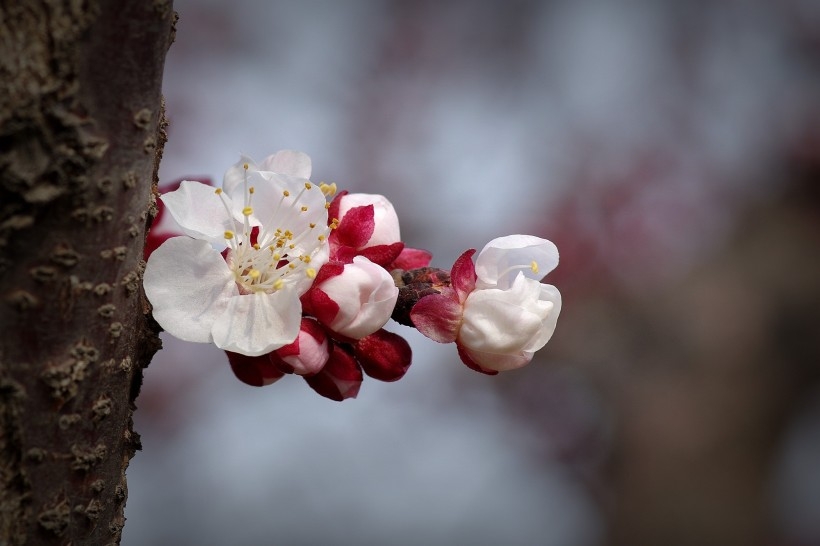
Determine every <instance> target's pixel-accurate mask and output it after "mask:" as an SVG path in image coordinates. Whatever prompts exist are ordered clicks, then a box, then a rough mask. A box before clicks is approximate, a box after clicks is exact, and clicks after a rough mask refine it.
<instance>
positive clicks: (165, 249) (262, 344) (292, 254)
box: [144, 150, 561, 401]
mask: <svg viewBox="0 0 820 546" xmlns="http://www.w3.org/2000/svg"><path fill="white" fill-rule="evenodd" d="M310 175H311V162H310V158H309V157H308V156H307V155H305V154H303V153H301V152H294V151H288V150H285V151H280V152H277V153H275V154H273V155H271V156H269V157H267V158H265V160H264V161H262V162H261V163H259V164H256V163H254V162H253V161H252V160H251V159H250V158H247V157H242V158H241V159H240V161H239V162H237V163H236V164H235V165H233V166H232V167H231V168H230V169H228V171H227V172H226V173H225V176H224V179H223V183H222V187H221V188H213V187H212V186H210V185H208V184H206V183H203V182H199V181H191V180H185V181H182V182H181V183H179V184H178V186H177V187H175V189H174V190H173V191H169V192H167V193H165V194H163V195H162V196H161V197H160V199H161V201H162V204H163V207H162V209H161V210H163V209H164V211H165V212H167V213H168V214H170V215H171V217H173V219H174V220H175V221H176V222H177V224H178V225H179V228H180V230H181V232H182V233H181V234H179V235H178V236H175V237H168V236H167V235H166V236H163V237H162V238H161V239H157V240H156V241H155V242H154V244H153V245H152V248H151V249H150V250H149V251H150V255H149V256H148V261H147V265H146V269H145V276H144V287H145V293H146V296H147V297H148V300H149V301H150V302H151V304H152V306H153V315H154V318H155V319H156V320H157V322H158V323H159V324H160V325H161V326H162V327H163V328H164V329H165V330H166V331H168V332H169V333H170V334H172V335H173V336H175V337H177V338H179V339H182V340H186V341H193V342H202V343H213V344H215V345H216V346H217V347H219V348H220V349H223V350H224V351H225V352H226V354H227V356H228V362H229V363H230V366H231V369H232V370H233V372H234V374H235V375H236V377H237V378H239V379H240V380H241V381H243V382H245V383H247V384H249V385H254V386H263V385H268V384H271V383H274V382H275V381H278V380H279V379H281V378H282V377H284V376H285V375H287V374H295V375H300V376H302V377H303V378H304V379H305V381H306V382H307V384H308V385H310V387H312V388H313V389H314V390H315V391H316V392H318V393H319V394H321V395H322V396H325V397H327V398H330V399H333V400H338V401H341V400H344V399H346V398H352V397H355V396H356V395H357V394H358V391H359V388H360V386H361V383H362V381H363V376H364V374H366V375H368V376H370V377H372V378H375V379H378V380H381V381H395V380H398V379H400V378H401V377H402V376H403V375H404V374H405V372H406V371H407V369H408V368H409V366H410V362H411V350H410V346H409V344H408V343H407V341H405V340H404V338H402V337H401V336H399V335H398V334H395V333H393V332H389V331H387V330H385V329H384V328H383V327H384V325H385V324H386V323H387V321H388V320H389V319H390V318H391V317H392V318H394V319H395V320H396V321H397V322H400V323H402V324H406V325H410V326H413V327H415V328H417V329H418V330H419V331H420V332H421V333H422V334H424V335H425V336H427V337H429V338H430V339H433V340H434V341H438V342H455V343H456V346H457V349H458V354H459V356H460V357H461V359H462V361H463V362H464V363H465V364H466V365H467V366H469V367H470V368H472V369H474V370H477V371H480V372H483V373H488V374H495V373H498V371H504V370H509V369H513V368H518V367H520V366H523V365H524V364H526V363H528V362H529V361H530V360H531V359H532V356H533V353H534V352H535V351H537V350H538V349H540V348H541V347H543V346H544V345H545V344H546V342H547V341H548V340H549V338H550V337H551V336H552V333H553V331H554V330H555V324H556V320H557V317H558V313H559V312H560V308H561V296H560V293H559V292H558V290H557V289H556V288H555V287H553V286H551V285H548V284H543V283H541V282H540V276H539V275H542V274H543V273H548V272H549V271H551V270H552V269H553V268H554V267H555V266H556V265H557V264H558V252H557V249H556V248H555V245H553V244H552V243H551V242H549V241H547V240H545V239H540V238H538V237H532V236H528V235H512V236H509V237H501V238H499V239H495V240H493V241H491V242H490V243H489V244H488V245H487V246H486V247H485V248H484V249H483V250H482V251H481V252H480V253H479V255H478V257H477V260H476V263H475V264H473V261H472V256H473V254H474V253H475V251H474V250H468V251H467V252H465V253H464V254H462V256H461V257H460V258H459V259H458V260H456V263H455V264H454V266H453V268H452V270H451V271H450V272H447V271H443V270H440V269H435V268H431V267H429V263H430V259H431V255H430V254H429V253H428V252H426V251H423V250H419V249H414V248H409V247H407V246H405V244H404V243H403V242H402V241H401V235H400V229H399V220H398V216H397V214H396V211H395V209H394V207H393V205H392V204H391V203H390V201H388V200H387V199H386V198H385V197H384V196H382V195H372V194H356V193H352V194H351V193H348V192H346V191H342V192H339V193H338V194H337V192H336V186H335V184H333V185H327V184H323V183H322V184H318V185H317V184H314V183H313V182H311V181H310ZM334 196H335V197H334ZM329 197H334V198H333V199H332V201H330V202H328V200H327V199H328V198H329ZM149 242H150V241H149ZM149 251H147V252H149Z"/></svg>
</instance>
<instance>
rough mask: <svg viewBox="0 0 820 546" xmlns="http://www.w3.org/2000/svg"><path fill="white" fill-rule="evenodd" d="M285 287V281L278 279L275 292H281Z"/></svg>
mask: <svg viewBox="0 0 820 546" xmlns="http://www.w3.org/2000/svg"><path fill="white" fill-rule="evenodd" d="M283 286H285V281H283V280H282V279H276V281H275V282H274V283H273V289H274V290H281V289H282V287H283Z"/></svg>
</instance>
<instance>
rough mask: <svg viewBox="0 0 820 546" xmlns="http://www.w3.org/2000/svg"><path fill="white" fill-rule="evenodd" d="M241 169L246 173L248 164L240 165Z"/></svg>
mask: <svg viewBox="0 0 820 546" xmlns="http://www.w3.org/2000/svg"><path fill="white" fill-rule="evenodd" d="M242 168H243V169H245V170H246V171H247V170H248V164H247V163H244V164H243V165H242Z"/></svg>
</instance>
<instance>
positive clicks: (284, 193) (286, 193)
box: [282, 190, 290, 197]
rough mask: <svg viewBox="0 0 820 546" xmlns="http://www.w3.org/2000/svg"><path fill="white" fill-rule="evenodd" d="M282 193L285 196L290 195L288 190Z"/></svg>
mask: <svg viewBox="0 0 820 546" xmlns="http://www.w3.org/2000/svg"><path fill="white" fill-rule="evenodd" d="M282 195H284V196H285V197H290V192H289V191H288V190H285V191H283V192H282Z"/></svg>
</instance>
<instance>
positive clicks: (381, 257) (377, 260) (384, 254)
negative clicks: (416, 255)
mask: <svg viewBox="0 0 820 546" xmlns="http://www.w3.org/2000/svg"><path fill="white" fill-rule="evenodd" d="M403 248H404V243H401V242H399V243H393V244H392V245H377V246H370V247H367V248H364V249H362V250H359V251H358V254H359V256H364V257H365V258H367V259H368V260H370V261H371V262H373V263H374V264H378V265H380V266H382V267H387V266H389V265H390V264H391V263H393V261H394V260H395V259H396V258H398V257H399V254H401V251H402V249H403Z"/></svg>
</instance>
